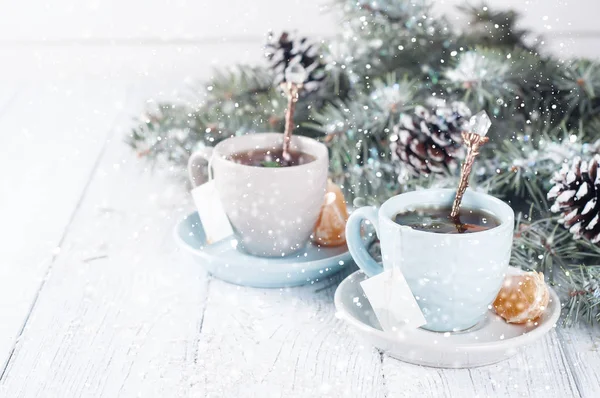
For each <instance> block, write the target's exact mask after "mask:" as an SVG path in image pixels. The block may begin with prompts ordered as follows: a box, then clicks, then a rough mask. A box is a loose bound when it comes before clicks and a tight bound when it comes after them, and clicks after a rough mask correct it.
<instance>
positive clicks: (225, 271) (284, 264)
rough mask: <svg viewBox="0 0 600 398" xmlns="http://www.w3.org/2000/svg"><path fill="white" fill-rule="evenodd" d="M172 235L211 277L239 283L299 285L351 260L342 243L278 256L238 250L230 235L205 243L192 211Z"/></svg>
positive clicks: (324, 276)
mask: <svg viewBox="0 0 600 398" xmlns="http://www.w3.org/2000/svg"><path fill="white" fill-rule="evenodd" d="M175 238H176V240H177V241H178V242H179V244H180V245H181V246H182V247H183V248H184V249H186V250H187V251H188V252H190V253H191V254H192V255H193V256H194V258H195V259H196V261H197V262H198V263H199V264H200V265H202V266H203V267H204V268H205V269H206V270H207V271H208V272H210V273H211V274H212V275H213V276H215V277H217V278H219V279H222V280H224V281H227V282H230V283H235V284H236V285H242V286H251V287H268V288H277V287H290V286H300V285H304V284H307V283H313V282H317V281H320V280H322V279H324V278H326V277H328V276H331V275H333V274H335V273H336V272H338V271H340V270H341V269H342V268H344V267H345V266H346V265H347V264H348V263H350V262H352V257H351V256H350V253H349V252H348V248H347V247H346V245H343V246H338V247H330V248H328V247H319V246H316V245H314V244H312V243H308V244H307V245H306V248H305V249H304V250H301V251H299V252H298V253H295V254H292V255H290V256H286V257H281V258H278V257H275V258H266V257H256V256H252V255H250V254H247V253H244V252H242V251H239V250H237V249H236V247H237V241H236V239H235V238H234V237H230V238H226V239H224V240H222V241H219V242H217V243H213V244H211V245H207V244H206V236H205V234H204V230H203V229H202V224H201V223H200V217H199V216H198V213H196V212H194V213H192V214H190V215H188V216H187V217H186V218H184V219H183V220H181V221H180V222H179V223H178V224H177V226H176V227H175Z"/></svg>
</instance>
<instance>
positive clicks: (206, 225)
mask: <svg viewBox="0 0 600 398" xmlns="http://www.w3.org/2000/svg"><path fill="white" fill-rule="evenodd" d="M192 197H193V198H194V203H196V207H197V208H198V215H199V216H200V221H201V222H202V228H203V229H204V233H205V234H206V243H208V244H211V243H215V242H218V241H220V240H221V239H224V238H226V237H228V236H230V235H232V234H233V228H231V223H230V222H229V218H227V214H226V213H225V210H224V209H223V204H222V203H221V199H220V198H219V194H218V193H217V188H216V186H215V180H211V181H209V182H207V183H204V184H202V185H200V186H198V187H196V188H194V189H192Z"/></svg>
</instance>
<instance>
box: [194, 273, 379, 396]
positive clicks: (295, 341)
mask: <svg viewBox="0 0 600 398" xmlns="http://www.w3.org/2000/svg"><path fill="white" fill-rule="evenodd" d="M340 278H341V275H338V276H334V277H332V279H331V281H324V282H319V283H317V284H315V285H309V286H304V287H298V288H291V289H274V290H266V289H262V290H261V289H250V288H241V287H237V286H234V285H230V284H227V283H224V282H221V281H218V280H211V283H210V287H209V290H208V299H207V308H206V311H205V316H204V322H203V326H202V338H201V339H200V340H199V345H198V353H197V357H198V361H197V370H196V374H197V377H198V380H197V382H196V383H195V384H194V388H193V389H192V396H220V397H310V396H314V397H324V396H326V397H342V396H346V397H384V396H385V394H384V380H383V374H382V372H381V357H380V355H379V353H378V352H377V351H376V350H374V349H373V348H371V347H368V346H364V345H363V344H362V343H361V342H359V341H358V340H357V339H356V338H355V337H354V335H352V334H350V333H349V332H348V330H347V328H346V326H345V325H344V324H343V323H342V322H341V321H339V320H338V319H336V317H335V309H334V306H333V293H334V290H335V286H337V283H338V282H339V281H340V280H341V279H340Z"/></svg>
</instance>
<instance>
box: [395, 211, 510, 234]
mask: <svg viewBox="0 0 600 398" xmlns="http://www.w3.org/2000/svg"><path fill="white" fill-rule="evenodd" d="M451 210H452V209H451V208H450V207H420V208H415V209H413V210H409V211H403V212H400V213H398V214H396V215H395V216H394V218H393V220H394V222H396V223H397V224H400V225H405V226H407V227H411V228H412V229H415V230H417V231H426V232H433V233H437V234H468V233H473V232H480V231H485V230H488V229H492V228H495V227H497V226H498V225H500V221H499V220H498V219H497V218H496V217H495V216H494V215H493V214H491V213H489V212H487V211H485V210H480V209H469V208H461V209H460V212H459V214H458V217H457V218H452V217H451V216H450V212H451Z"/></svg>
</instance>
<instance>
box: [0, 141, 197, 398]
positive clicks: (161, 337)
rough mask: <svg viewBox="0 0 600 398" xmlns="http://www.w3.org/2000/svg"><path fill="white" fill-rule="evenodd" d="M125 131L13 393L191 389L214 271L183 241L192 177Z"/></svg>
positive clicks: (54, 284)
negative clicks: (157, 160) (186, 179)
mask: <svg viewBox="0 0 600 398" xmlns="http://www.w3.org/2000/svg"><path fill="white" fill-rule="evenodd" d="M121 140H122V135H121V134H119V135H117V136H116V137H115V138H114V139H113V140H111V143H110V145H109V147H108V149H107V151H106V153H105V155H104V156H103V158H102V161H101V163H100V165H99V167H98V169H97V170H96V172H95V174H94V178H93V180H92V182H91V184H90V186H89V188H88V189H87V191H86V193H85V197H84V199H83V201H82V203H81V205H80V208H79V210H78V211H77V214H76V215H75V218H74V219H73V222H72V224H71V225H70V227H69V229H68V231H67V235H66V237H65V240H64V242H63V245H62V247H61V252H60V254H59V255H58V256H57V257H56V259H55V261H54V264H53V267H52V271H51V274H50V275H49V276H48V279H47V281H46V283H45V284H44V287H43V289H42V291H41V292H40V294H39V299H38V301H37V304H36V305H35V307H34V309H33V311H32V313H31V316H30V318H29V321H28V323H27V325H26V327H25V330H24V332H23V335H22V336H21V338H20V339H19V341H18V343H17V345H16V348H15V352H14V355H13V356H12V358H11V360H10V362H9V364H8V367H7V370H6V372H5V375H4V377H3V379H2V380H1V382H0V396H7V397H9V396H10V397H42V396H43V397H82V396H84V397H119V396H121V397H135V396H161V397H167V396H169V397H170V396H182V395H184V393H185V391H187V390H188V389H189V383H190V382H189V380H190V379H191V378H192V377H194V376H195V374H194V366H193V364H194V358H197V356H196V355H195V349H196V347H197V340H198V339H199V338H200V336H201V335H200V329H201V325H202V309H203V305H204V304H203V303H204V294H205V293H204V292H205V285H206V281H207V279H206V276H205V273H204V271H203V270H202V269H201V268H200V267H197V266H196V265H195V264H193V263H192V262H191V261H189V260H188V259H187V257H183V256H181V255H180V254H179V253H178V251H177V250H176V246H175V242H174V240H173V237H172V229H173V226H174V224H175V222H176V221H177V220H178V219H179V218H180V217H182V216H183V215H184V213H186V212H187V211H188V210H189V203H188V201H187V199H186V198H187V195H186V194H185V191H184V190H183V189H182V185H181V182H176V181H177V180H174V179H173V176H165V175H164V174H165V173H166V172H161V171H159V172H158V173H151V172H150V171H149V170H147V169H148V168H147V165H146V164H145V162H144V161H143V160H140V159H136V157H135V156H134V155H133V154H132V152H131V150H130V149H129V148H127V147H126V145H125V144H124V143H122V142H121Z"/></svg>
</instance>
